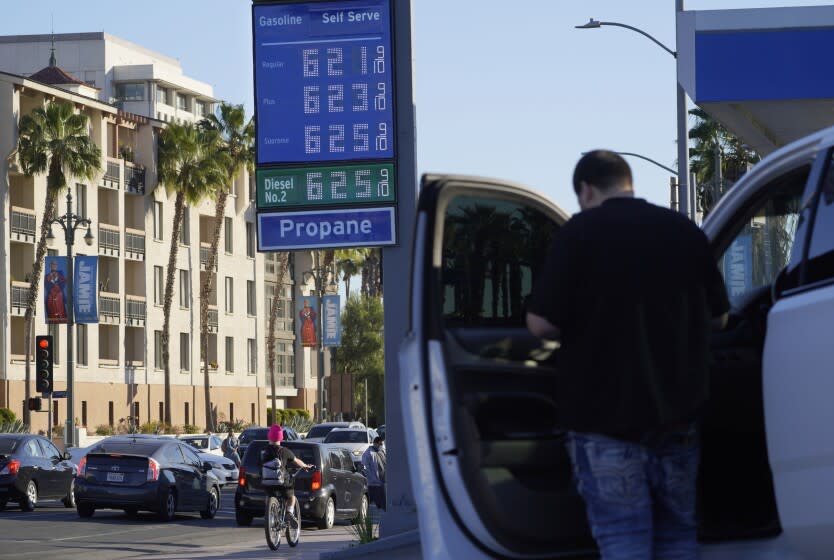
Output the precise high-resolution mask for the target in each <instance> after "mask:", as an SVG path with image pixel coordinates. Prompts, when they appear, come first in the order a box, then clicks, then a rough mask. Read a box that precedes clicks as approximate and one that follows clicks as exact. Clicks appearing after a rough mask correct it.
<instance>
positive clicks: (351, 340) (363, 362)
mask: <svg viewBox="0 0 834 560" xmlns="http://www.w3.org/2000/svg"><path fill="white" fill-rule="evenodd" d="M382 327H383V313H382V302H381V300H380V298H369V297H365V296H356V295H353V296H350V297H349V298H348V300H347V304H346V305H345V309H344V311H343V312H342V345H341V346H340V347H339V349H338V351H337V352H336V371H337V372H338V374H342V373H351V374H353V378H354V380H355V381H357V382H358V383H355V384H354V400H358V401H362V402H363V403H364V405H363V409H364V416H365V418H366V420H367V418H368V410H369V409H370V411H371V413H372V414H373V415H374V416H376V418H377V420H378V421H379V422H380V423H381V422H382V419H383V418H384V417H385V406H384V403H385V401H384V399H385V387H384V385H385V383H384V372H385V354H384V337H383V333H382ZM364 382H367V383H368V400H369V401H370V402H364V399H363V395H364ZM369 405H370V406H369Z"/></svg>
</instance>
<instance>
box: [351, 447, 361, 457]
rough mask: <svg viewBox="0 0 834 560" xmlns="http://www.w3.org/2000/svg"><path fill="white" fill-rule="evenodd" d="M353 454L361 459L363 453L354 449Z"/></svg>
mask: <svg viewBox="0 0 834 560" xmlns="http://www.w3.org/2000/svg"><path fill="white" fill-rule="evenodd" d="M353 454H354V455H356V456H357V457H359V456H360V455H362V451H361V450H359V449H354V450H353Z"/></svg>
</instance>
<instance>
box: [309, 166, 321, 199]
mask: <svg viewBox="0 0 834 560" xmlns="http://www.w3.org/2000/svg"><path fill="white" fill-rule="evenodd" d="M323 195H324V185H323V184H322V182H321V173H319V172H313V173H307V200H321V199H322V197H323Z"/></svg>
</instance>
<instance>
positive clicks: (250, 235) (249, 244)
mask: <svg viewBox="0 0 834 560" xmlns="http://www.w3.org/2000/svg"><path fill="white" fill-rule="evenodd" d="M246 256H247V257H249V258H251V259H254V258H255V224H253V223H252V222H246Z"/></svg>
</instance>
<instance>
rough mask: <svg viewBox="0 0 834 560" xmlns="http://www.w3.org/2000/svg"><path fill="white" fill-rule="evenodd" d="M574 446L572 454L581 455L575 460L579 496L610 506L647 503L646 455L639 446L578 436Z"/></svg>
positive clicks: (633, 505)
mask: <svg viewBox="0 0 834 560" xmlns="http://www.w3.org/2000/svg"><path fill="white" fill-rule="evenodd" d="M576 446H577V448H576V449H575V450H574V453H577V454H582V455H584V457H577V459H578V461H577V460H575V461H574V464H575V465H576V466H577V469H576V475H577V478H578V481H579V482H580V492H581V493H583V494H584V495H586V496H587V497H588V498H591V499H593V500H594V501H597V500H598V501H601V502H604V503H608V504H610V505H620V506H628V507H635V506H642V505H646V504H648V501H649V494H648V492H647V479H646V468H645V467H646V454H645V452H644V451H643V450H642V449H641V448H640V447H639V446H637V445H633V444H630V443H627V442H621V441H616V440H611V439H602V438H593V439H592V438H587V437H578V438H577V441H576ZM583 459H584V460H583ZM585 467H586V468H585Z"/></svg>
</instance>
